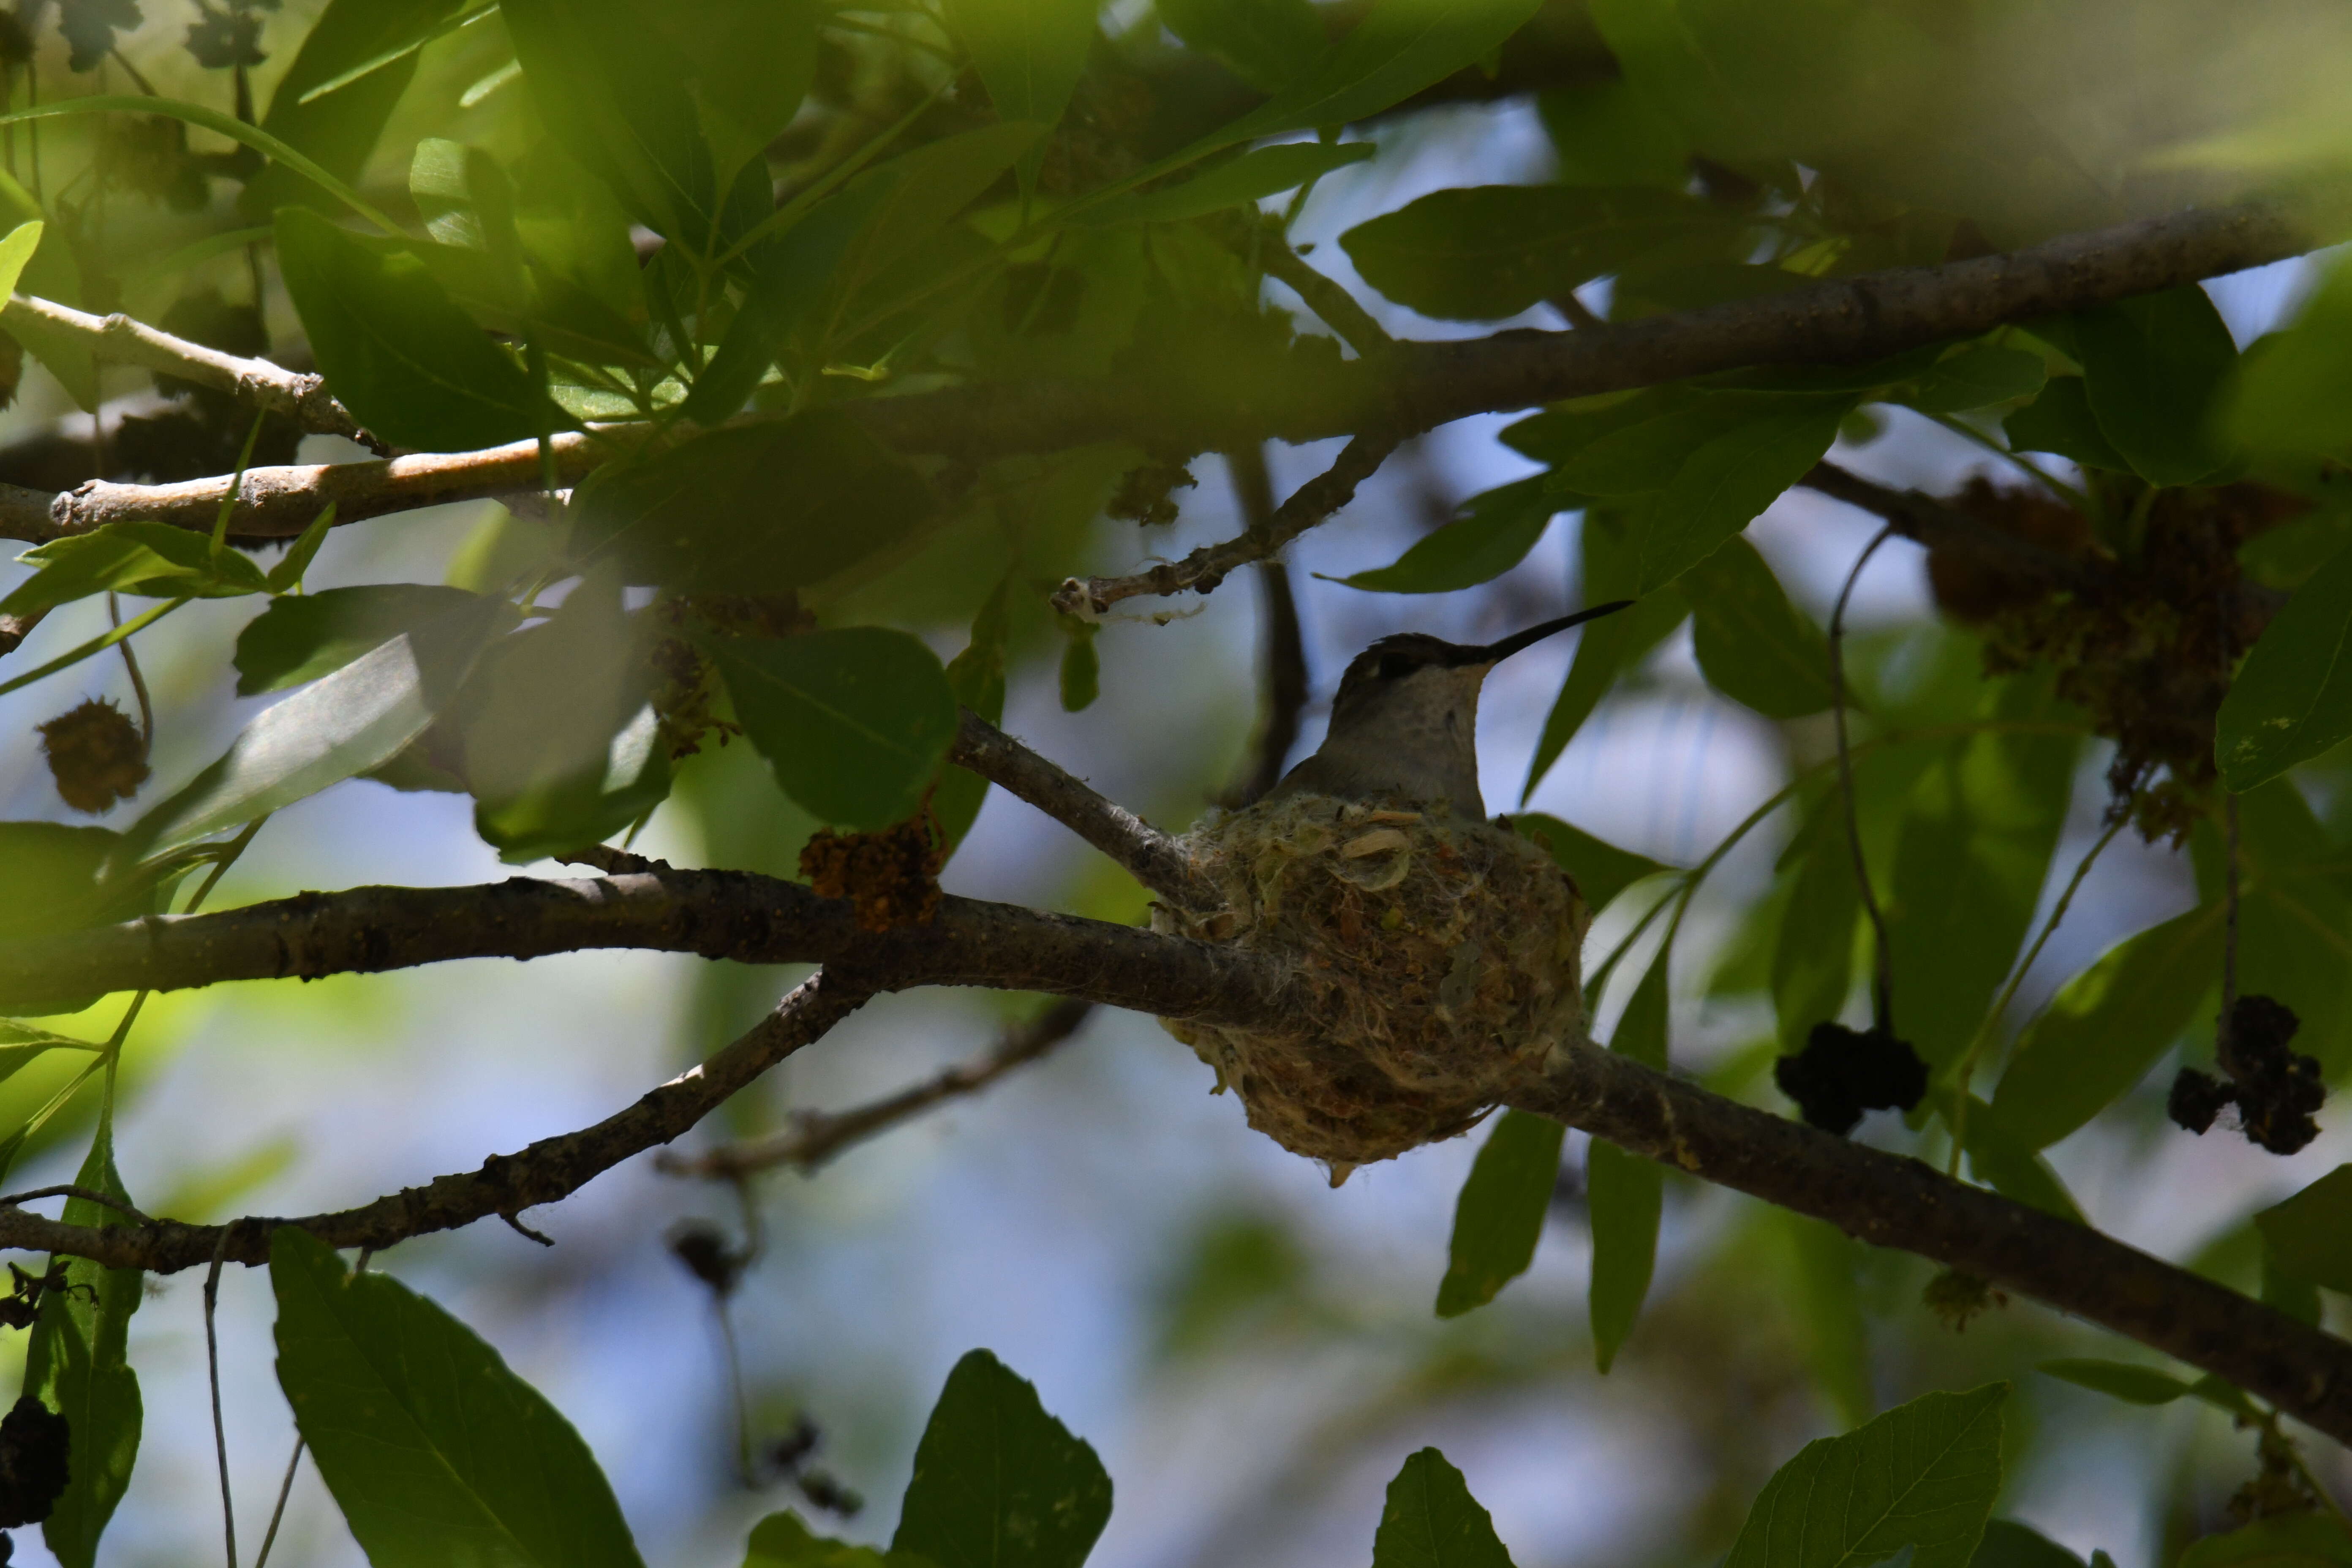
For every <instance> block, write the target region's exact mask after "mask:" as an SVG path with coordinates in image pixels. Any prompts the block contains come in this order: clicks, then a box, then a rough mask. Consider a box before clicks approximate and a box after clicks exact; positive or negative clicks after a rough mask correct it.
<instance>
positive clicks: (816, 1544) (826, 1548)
mask: <svg viewBox="0 0 2352 1568" xmlns="http://www.w3.org/2000/svg"><path fill="white" fill-rule="evenodd" d="M743 1568H929V1565H928V1564H927V1563H926V1560H925V1559H923V1558H921V1557H918V1556H917V1555H915V1554H914V1553H913V1552H878V1551H877V1550H875V1549H874V1548H873V1547H871V1546H853V1545H851V1544H850V1543H849V1542H846V1541H835V1539H834V1538H833V1537H831V1536H829V1535H818V1534H816V1533H814V1531H811V1530H810V1529H809V1527H808V1526H807V1525H805V1524H803V1523H802V1522H801V1518H800V1515H798V1514H796V1513H794V1512H793V1511H792V1510H790V1509H786V1510H784V1511H783V1512H782V1513H772V1514H770V1515H769V1516H768V1517H767V1518H765V1519H763V1520H761V1521H760V1522H759V1523H757V1524H755V1525H753V1526H752V1527H751V1540H750V1541H748V1542H745V1543H744V1548H743Z"/></svg>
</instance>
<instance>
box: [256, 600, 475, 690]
mask: <svg viewBox="0 0 2352 1568" xmlns="http://www.w3.org/2000/svg"><path fill="white" fill-rule="evenodd" d="M479 602H480V601H479V596H478V595H473V594H468V593H467V592H465V591H464V590H462V589H458V588H444V587H440V586H438V585H436V584H424V583H369V584H362V585H361V586H359V587H353V588H330V589H328V590H326V591H325V592H324V593H320V594H299V595H287V596H285V597H283V598H279V599H276V600H273V601H272V602H271V603H270V605H269V607H268V609H266V610H264V611H263V612H262V613H261V614H259V615H257V616H254V618H253V619H252V620H250V621H247V623H246V626H245V629H244V630H243V631H241V632H239V633H238V634H237V637H236V657H235V658H234V659H233V660H232V661H231V662H232V663H233V664H235V666H236V694H237V695H238V696H239V697H256V696H258V695H260V694H261V693H262V692H265V691H278V690H283V689H285V688H287V687H289V686H299V685H301V684H302V683H303V682H305V681H308V680H316V679H318V678H319V677H320V676H322V675H328V674H331V673H333V672H334V671H335V670H338V669H341V668H342V667H343V666H345V665H347V664H349V663H351V661H352V660H353V659H355V658H359V657H360V655H362V654H363V653H365V652H367V651H368V650H369V649H370V648H372V647H376V646H377V645H378V644H380V643H383V642H385V641H388V640H389V639H391V638H392V637H397V636H399V635H400V634H401V633H402V632H406V631H414V630H415V629H417V628H418V627H420V626H424V625H425V624H426V623H427V622H430V621H432V620H434V619H436V618H437V617H439V616H446V615H448V614H450V613H451V612H452V611H455V610H457V609H459V608H462V607H463V606H465V605H472V604H478V603H479Z"/></svg>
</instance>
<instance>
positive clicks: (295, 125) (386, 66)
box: [237, 0, 464, 223]
mask: <svg viewBox="0 0 2352 1568" xmlns="http://www.w3.org/2000/svg"><path fill="white" fill-rule="evenodd" d="M463 5H464V0H331V3H330V4H329V5H328V6H327V8H326V9H325V10H323V11H321V12H320V13H319V18H318V20H317V21H315V22H313V23H311V24H310V30H309V31H308V32H306V33H304V34H303V35H302V47H301V48H300V49H299V51H298V52H297V53H296V54H295V56H294V61H293V63H292V64H291V65H289V66H288V67H287V68H286V74H285V75H284V76H282V77H280V78H278V86H277V88H276V89H275V90H273V91H272V93H271V94H270V98H269V110H268V113H266V114H264V115H263V116H262V118H261V129H262V130H264V131H266V132H269V134H271V135H273V136H275V137H277V138H278V140H280V141H282V142H285V143H286V144H287V145H288V146H289V147H293V148H295V149H297V150H299V151H300V152H302V153H307V154H308V155H309V156H310V157H311V158H312V159H314V160H316V162H317V163H318V164H319V166H320V167H321V168H323V169H325V170H327V171H328V172H329V173H331V174H334V175H335V176H336V177H337V178H338V179H339V180H341V181H342V182H344V183H346V184H349V183H351V182H353V181H356V180H357V179H358V178H359V177H360V173H361V171H362V168H364V167H365V165H366V163H367V161H368V154H369V153H373V151H374V150H375V144H376V141H377V139H378V138H379V137H381V136H382V135H383V128H384V125H385V124H386V122H388V121H390V120H391V118H392V111H393V109H394V106H395V105H396V104H398V103H399V101H400V98H401V94H403V93H404V92H405V91H407V89H408V84H409V82H410V81H411V80H412V79H414V78H415V75H416V55H415V53H414V52H410V53H405V54H403V55H401V56H400V57H398V58H394V59H388V60H385V61H384V63H383V65H381V66H379V67H377V68H375V69H374V70H372V71H370V72H368V73H367V74H366V75H365V76H362V77H355V78H353V79H352V80H351V81H349V82H348V83H346V84H345V85H344V86H341V87H339V88H336V89H334V90H332V91H331V92H325V93H320V94H319V95H317V96H316V97H311V96H310V94H311V90H312V89H314V88H318V87H321V86H324V85H325V84H326V83H328V82H331V81H332V80H333V79H336V78H337V77H340V76H343V75H345V74H346V73H348V72H349V71H350V70H351V69H352V68H353V67H354V66H360V65H364V64H366V63H367V62H368V61H370V60H372V59H376V58H381V57H382V56H383V54H384V53H385V51H386V50H388V49H393V48H396V47H399V46H401V45H403V44H404V43H407V42H408V41H409V40H411V39H415V38H422V37H425V36H427V35H430V34H432V33H433V32H435V31H436V30H437V29H438V28H439V27H440V26H442V24H443V23H444V22H446V20H447V19H448V18H450V17H452V16H456V15H457V13H458V11H459V10H460V9H462V8H463ZM306 98H308V99H309V101H308V102H305V101H304V100H305V99H306ZM298 203H299V204H300V205H305V206H317V207H324V206H328V205H330V204H336V205H340V204H339V202H338V198H337V197H336V196H335V195H333V194H331V192H329V191H327V190H326V189H324V188H322V187H321V186H320V185H319V184H316V183H314V182H313V181H310V180H309V179H306V178H304V177H303V176H302V175H301V174H299V173H298V172H296V171H295V170H293V169H291V168H289V167H288V166H287V165H286V164H284V163H278V164H274V165H272V166H271V167H269V168H266V169H264V170H262V171H261V173H260V174H257V175H256V176H255V177H254V178H253V180H252V181H251V182H250V183H248V184H247V185H246V187H245V189H244V191H243V192H242V193H240V194H239V195H238V197H237V210H238V211H240V212H242V213H244V214H245V215H246V216H247V217H248V218H250V219H253V220H255V221H257V222H262V223H267V222H268V221H269V219H270V216H271V215H272V214H274V213H275V212H276V211H277V210H278V208H279V207H282V206H287V205H294V204H298Z"/></svg>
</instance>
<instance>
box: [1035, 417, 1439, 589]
mask: <svg viewBox="0 0 2352 1568" xmlns="http://www.w3.org/2000/svg"><path fill="white" fill-rule="evenodd" d="M1397 445H1398V438H1397V437H1393V436H1389V435H1385V434H1381V435H1361V436H1358V437H1355V438H1354V439H1353V440H1351V441H1349V443H1348V445H1347V446H1346V447H1344V448H1342V449H1341V451H1340V453H1339V457H1338V458H1335V459H1334V460H1333V461H1332V464H1331V466H1330V467H1329V468H1327V469H1325V470H1324V471H1323V472H1322V473H1320V474H1318V475H1317V476H1316V477H1315V478H1313V479H1309V480H1307V482H1306V483H1305V484H1303V485H1301V486H1299V487H1298V489H1296V490H1294V491H1292V492H1291V496H1290V499H1289V500H1286V501H1284V502H1283V503H1282V504H1281V505H1280V506H1279V507H1277V508H1276V509H1275V511H1274V515H1273V516H1272V517H1270V518H1269V519H1267V520H1266V526H1265V527H1264V528H1262V529H1252V530H1251V531H1248V532H1246V533H1244V534H1242V535H1240V536H1239V537H1237V538H1234V539H1228V540H1224V541H1223V542H1219V543H1216V544H1204V545H1202V546H1201V548H1200V549H1198V550H1195V551H1193V552H1192V553H1191V554H1189V555H1187V556H1185V557H1184V559H1183V560H1181V561H1165V562H1162V563H1160V564H1159V565H1157V566H1154V567H1153V568H1152V569H1151V570H1150V571H1149V572H1139V573H1137V574H1134V575H1132V576H1128V577H1087V578H1078V577H1071V578H1068V579H1066V580H1065V581H1064V583H1063V584H1062V585H1061V586H1060V587H1059V588H1056V589H1055V591H1054V607H1055V609H1057V610H1060V611H1061V612H1062V613H1063V614H1064V615H1068V616H1078V617H1080V618H1081V619H1087V620H1090V619H1093V618H1094V617H1095V616H1099V615H1101V614H1102V613H1103V612H1104V611H1106V610H1108V609H1109V608H1110V607H1111V606H1112V605H1116V604H1118V602H1119V601H1121V600H1123V599H1132V598H1134V597H1136V596H1137V595H1142V594H1157V595H1169V594H1181V593H1182V592H1184V591H1185V590H1186V589H1188V588H1189V589H1191V590H1192V592H1194V593H1196V594H1207V593H1212V592H1213V591H1214V590H1215V589H1216V587H1217V585H1218V584H1220V583H1223V581H1224V580H1225V577H1226V575H1227V574H1230V573H1231V572H1232V571H1233V570H1234V568H1235V567H1238V566H1246V565H1248V564H1249V563H1251V562H1253V561H1264V560H1266V559H1267V558H1268V557H1270V556H1272V555H1274V554H1276V552H1279V551H1280V550H1281V549H1282V548H1283V546H1285V545H1286V544H1288V543H1289V542H1291V541H1292V540H1294V539H1296V538H1297V537H1298V536H1299V535H1300V534H1302V533H1304V532H1306V531H1307V530H1308V529H1310V528H1313V527H1314V526H1315V525H1316V524H1318V523H1319V522H1322V521H1324V520H1325V519H1327V518H1328V517H1330V516H1331V515H1332V514H1333V513H1334V512H1336V511H1338V510H1339V509H1340V508H1341V507H1344V506H1346V505H1347V504H1348V503H1349V501H1351V500H1355V498H1356V487H1357V486H1359V485H1360V484H1362V483H1363V482H1364V481H1365V480H1366V479H1370V478H1371V477H1372V475H1373V473H1374V472H1375V471H1377V470H1378V469H1379V468H1380V466H1381V464H1382V463H1383V462H1385V461H1387V460H1388V456H1389V454H1390V453H1391V452H1393V451H1395V450H1396V449H1397Z"/></svg>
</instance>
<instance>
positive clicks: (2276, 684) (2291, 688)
mask: <svg viewBox="0 0 2352 1568" xmlns="http://www.w3.org/2000/svg"><path fill="white" fill-rule="evenodd" d="M19 591H20V592H21V591H22V590H19ZM2347 653H2352V548H2347V549H2345V550H2341V551H2338V552H2336V554H2335V555H2334V556H2333V557H2332V558H2330V560H2329V561H2328V563H2326V565H2325V566H2322V567H2321V568H2320V569H2319V570H2318V571H2317V572H2315V573H2314V574H2312V577H2311V580H2310V581H2308V582H2306V583H2305V584H2304V585H2303V586H2302V587H2300V588H2298V589H2296V590H2295V593H2294V597H2293V598H2292V599H2289V600H2288V601H2287V602H2286V605H2284V607H2283V608H2282V609H2280V610H2279V612H2278V613H2277V614H2276V615H2274V616H2272V617H2271V623H2270V625H2269V626H2268V627H2266V628H2265V629H2264V630H2263V635H2262V637H2261V638H2260V639H2259V640H2258V641H2256V642H2255V644H2254V646H2253V649H2252V652H2250V653H2248V654H2247V655H2246V661H2245V663H2244V664H2242V665H2241V666H2240V667H2239V668H2238V674H2237V679H2235V680H2234V681H2232V682H2231V686H2230V694H2229V695H2228V696H2227V697H2225V698H2223V699H2222V700H2221V714H2220V716H2219V717H2218V718H2217V719H2216V720H2215V721H2214V733H2213V756H2214V760H2215V762H2216V763H2219V764H2220V766H2221V782H2222V783H2223V784H2226V785H2227V786H2228V787H2229V788H2230V789H2231V790H2233V791H2238V792H2243V791H2246V790H2250V789H2252V788H2253V787H2254V786H2255V785H2257V784H2262V783H2263V782H2264V781H2265V780H2268V779H2273V778H2276V777H2277V776H2278V775H2279V774H2280V773H2284V772H2285V771H2286V770H2287V769H2289V768H2291V767H2293V766H2294V764H2295V763H2302V762H2308V761H2309V760H2311V759H2312V758H2313V757H2315V756H2317V755H2319V754H2320V753H2321V752H2326V751H2328V750H2331V749H2332V748H2334V747H2335V746H2336V745H2337V744H2338V743H2340V742H2343V741H2344V740H2345V739H2346V738H2347V737H2352V658H2347Z"/></svg>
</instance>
